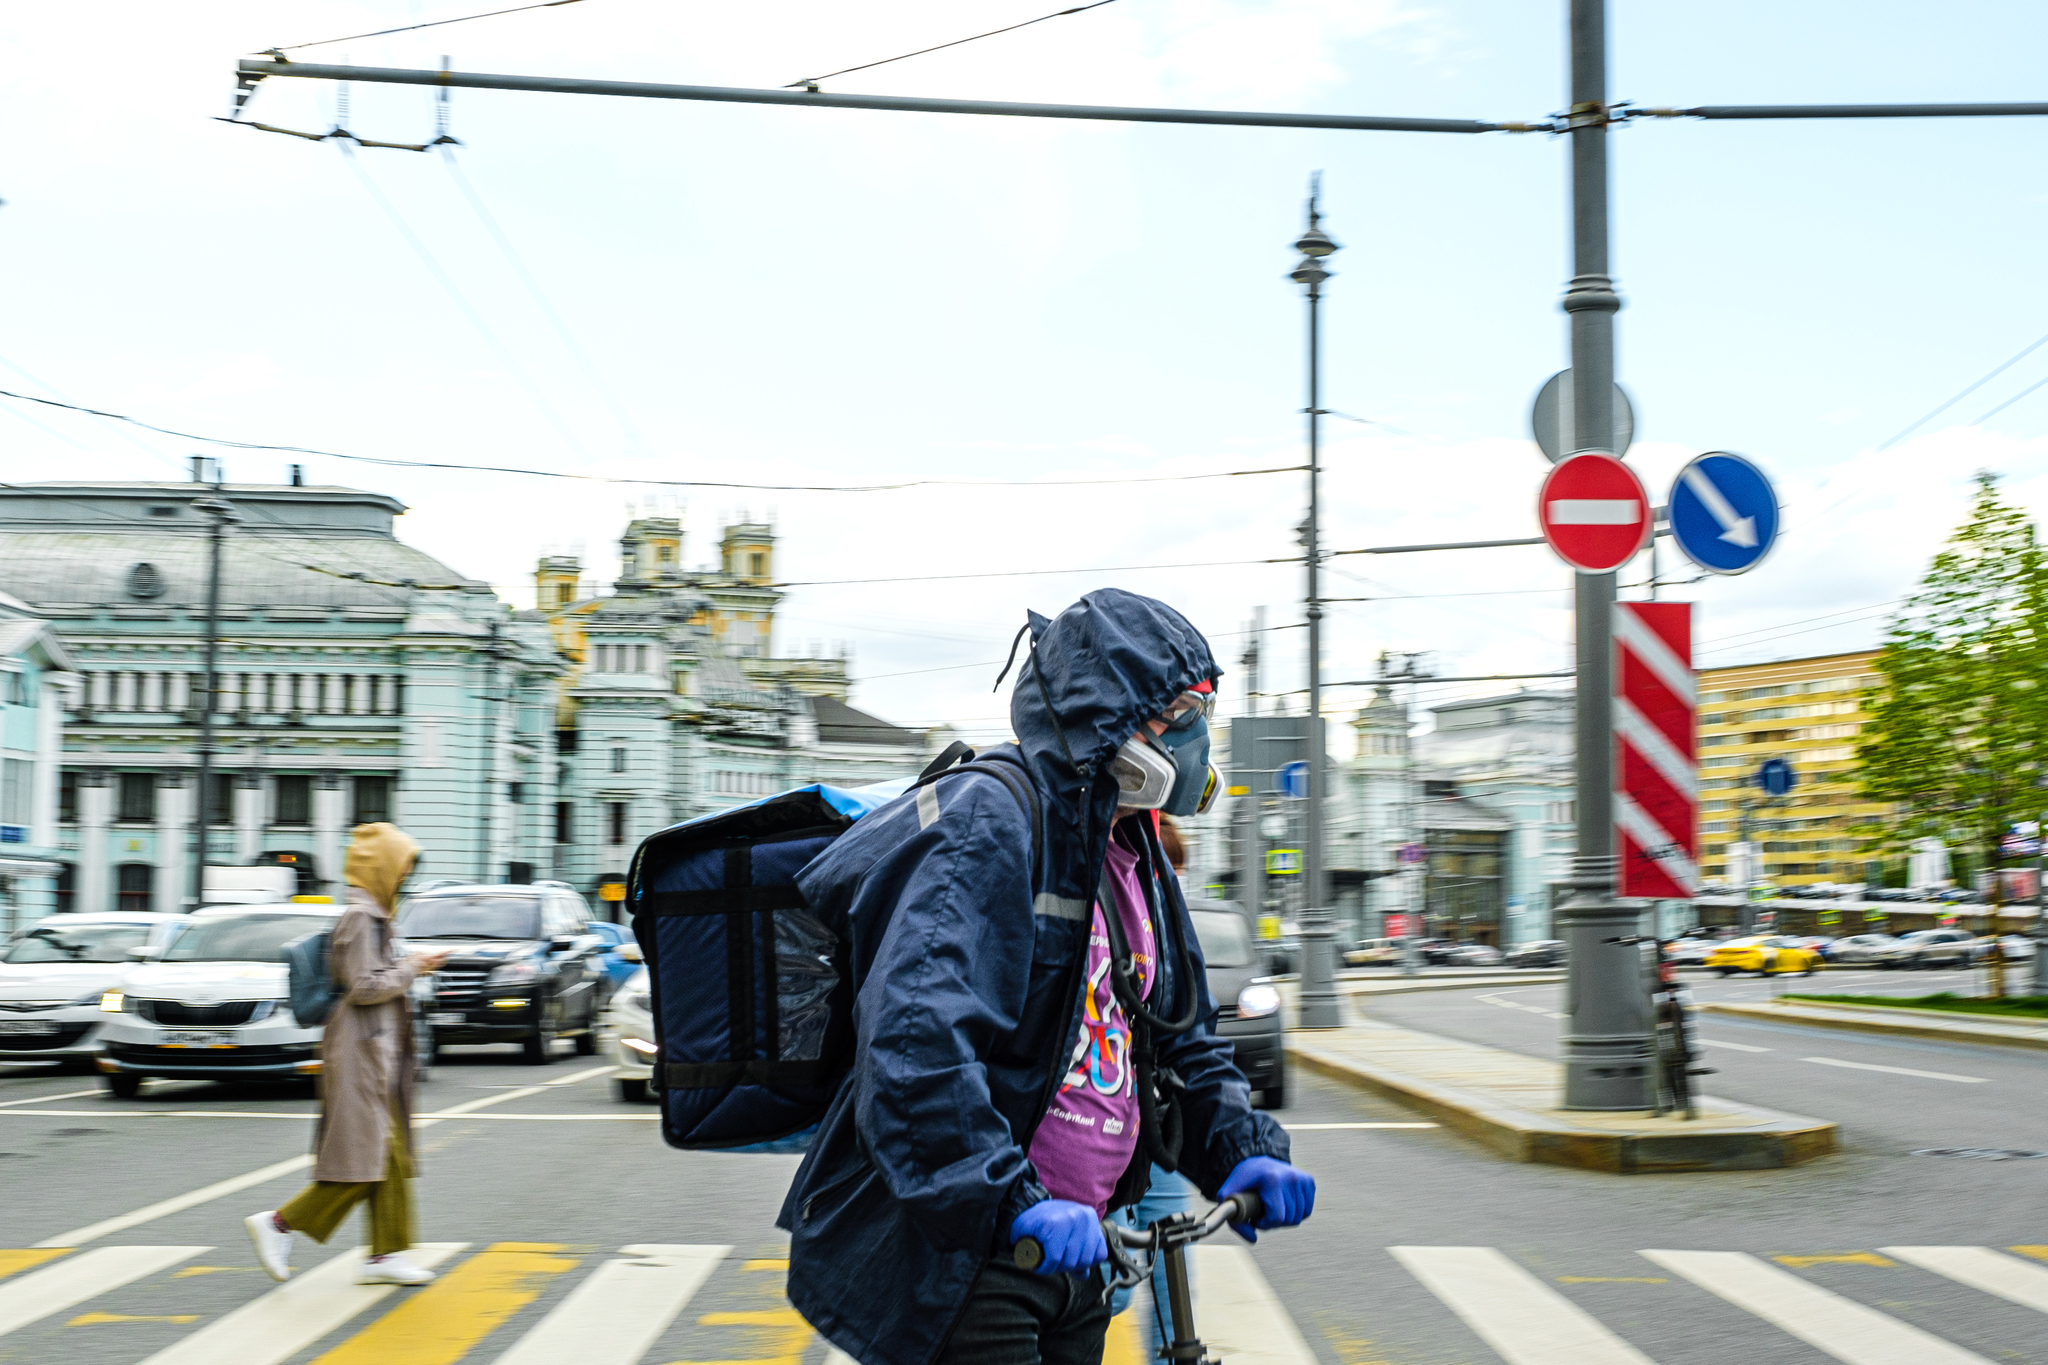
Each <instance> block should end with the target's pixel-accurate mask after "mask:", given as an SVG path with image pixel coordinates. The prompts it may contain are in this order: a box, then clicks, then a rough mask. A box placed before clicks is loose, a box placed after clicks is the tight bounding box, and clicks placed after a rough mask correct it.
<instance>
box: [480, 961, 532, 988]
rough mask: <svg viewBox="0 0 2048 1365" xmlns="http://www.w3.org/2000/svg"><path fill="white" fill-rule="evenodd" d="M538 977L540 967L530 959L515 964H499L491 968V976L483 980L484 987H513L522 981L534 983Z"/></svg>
mask: <svg viewBox="0 0 2048 1365" xmlns="http://www.w3.org/2000/svg"><path fill="white" fill-rule="evenodd" d="M539 977H540V965H539V964H538V963H536V962H535V961H534V960H533V959H532V958H530V957H522V958H520V959H519V960H518V961H516V962H505V963H501V964H499V965H498V966H496V967H493V968H491V974H490V975H489V976H487V977H485V978H484V984H485V985H486V986H514V985H517V984H519V983H520V982H522V981H534V980H537V979H538V978H539Z"/></svg>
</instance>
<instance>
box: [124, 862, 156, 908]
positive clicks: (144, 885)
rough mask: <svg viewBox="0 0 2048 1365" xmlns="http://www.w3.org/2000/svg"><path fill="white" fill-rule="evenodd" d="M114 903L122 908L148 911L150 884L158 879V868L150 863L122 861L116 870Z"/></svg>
mask: <svg viewBox="0 0 2048 1365" xmlns="http://www.w3.org/2000/svg"><path fill="white" fill-rule="evenodd" d="M114 876H115V882H114V886H115V898H114V903H115V905H116V907H117V908H119V909H122V910H135V911H147V910H148V909H149V886H150V883H151V882H153V881H154V880H156V869H155V868H153V867H151V866H150V865H149V864H148V863H122V864H121V866H120V867H118V868H116V869H115V870H114Z"/></svg>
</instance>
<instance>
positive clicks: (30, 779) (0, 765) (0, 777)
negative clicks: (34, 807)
mask: <svg viewBox="0 0 2048 1365" xmlns="http://www.w3.org/2000/svg"><path fill="white" fill-rule="evenodd" d="M35 771H36V765H35V763H34V762H33V761H31V760H29V759H26V758H10V759H5V760H0V825H26V824H27V823H28V808H29V793H30V792H31V791H33V790H34V788H35Z"/></svg>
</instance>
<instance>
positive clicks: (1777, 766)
mask: <svg viewBox="0 0 2048 1365" xmlns="http://www.w3.org/2000/svg"><path fill="white" fill-rule="evenodd" d="M1798 780H1799V779H1798V776H1797V775H1796V774H1795V773H1794V772H1793V771H1792V765H1791V764H1790V763H1787V762H1786V761H1785V760H1784V759H1782V758H1767V759H1765V760H1764V761H1763V762H1762V763H1761V764H1759V765H1758V766H1757V770H1756V784H1757V786H1759V787H1762V788H1763V789H1764V791H1765V792H1766V793H1768V794H1769V795H1771V796H1783V795H1784V794H1785V793H1786V792H1789V791H1791V790H1792V788H1793V786H1794V785H1795V784H1796V783H1797V782H1798Z"/></svg>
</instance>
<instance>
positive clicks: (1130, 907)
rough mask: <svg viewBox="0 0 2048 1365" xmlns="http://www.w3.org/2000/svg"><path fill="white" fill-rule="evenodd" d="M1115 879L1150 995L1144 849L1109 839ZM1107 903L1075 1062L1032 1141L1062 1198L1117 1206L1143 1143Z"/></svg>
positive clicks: (1098, 909) (1096, 929) (1093, 950)
mask: <svg viewBox="0 0 2048 1365" xmlns="http://www.w3.org/2000/svg"><path fill="white" fill-rule="evenodd" d="M1109 878H1110V884H1111V885H1112V886H1113V887H1114V888H1115V890H1116V901H1117V904H1116V913H1117V914H1118V915H1119V916H1121V917H1122V921H1123V927H1124V936H1125V938H1126V939H1127V940H1128V941H1129V943H1130V945H1131V954H1132V956H1133V957H1134V958H1136V959H1137V966H1138V978H1139V981H1140V982H1141V983H1142V985H1141V989H1140V991H1139V997H1140V998H1141V999H1150V998H1151V995H1152V982H1153V979H1154V978H1155V977H1156V976H1157V975H1158V971H1159V967H1158V961H1157V958H1156V956H1155V955H1154V952H1153V945H1152V917H1151V916H1150V915H1148V914H1147V913H1146V911H1145V892H1144V888H1143V887H1141V886H1140V885H1139V884H1138V855H1137V854H1135V853H1132V852H1130V851H1129V850H1127V849H1125V848H1123V847H1121V846H1119V845H1118V844H1117V843H1116V842H1115V841H1114V840H1112V841H1111V842H1110V845H1109ZM1103 913H1104V909H1103V905H1102V902H1101V901H1099V900H1098V901H1097V902H1096V903H1095V915H1094V918H1093V920H1092V922H1091V923H1090V924H1089V926H1088V981H1087V996H1088V998H1087V1003H1086V1005H1085V1006H1084V1007H1083V1009H1082V1014H1081V1036H1080V1037H1079V1038H1077V1039H1075V1041H1074V1054H1073V1060H1072V1063H1071V1064H1070V1065H1069V1066H1068V1068H1067V1074H1066V1078H1065V1079H1064V1080H1062V1081H1061V1082H1060V1088H1059V1091H1058V1093H1057V1094H1055V1095H1054V1096H1053V1099H1052V1104H1051V1105H1050V1106H1048V1107H1047V1109H1046V1111H1045V1119H1044V1121H1043V1122H1041V1123H1040V1124H1039V1125H1038V1132H1037V1133H1036V1134H1035V1135H1034V1136H1033V1137H1032V1139H1031V1164H1032V1165H1034V1166H1036V1167H1037V1168H1038V1179H1039V1181H1040V1183H1042V1184H1043V1185H1044V1186H1045V1188H1046V1189H1047V1190H1049V1191H1051V1192H1052V1195H1053V1197H1054V1198H1055V1199H1069V1200H1072V1201H1073V1202H1074V1203H1076V1204H1092V1205H1094V1207H1095V1212H1096V1213H1098V1214H1103V1213H1107V1212H1108V1211H1109V1197H1110V1195H1111V1194H1113V1193H1114V1192H1115V1191H1116V1182H1117V1181H1118V1180H1120V1179H1122V1178H1123V1173H1124V1171H1125V1170H1126V1169H1127V1168H1128V1167H1129V1166H1130V1164H1131V1154H1132V1153H1133V1152H1135V1151H1136V1150H1137V1145H1138V1088H1137V1078H1136V1076H1135V1075H1134V1073H1133V1070H1132V1067H1131V1061H1130V1042H1131V1028H1130V1024H1129V1022H1128V1021H1127V1020H1126V1019H1125V1018H1124V1012H1123V1007H1122V1006H1120V1005H1118V1004H1117V1001H1116V994H1115V992H1114V991H1113V990H1111V988H1110V984H1109V960H1110V953H1109V931H1108V930H1107V929H1106V928H1105V927H1104V926H1103V919H1102V917H1103Z"/></svg>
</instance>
